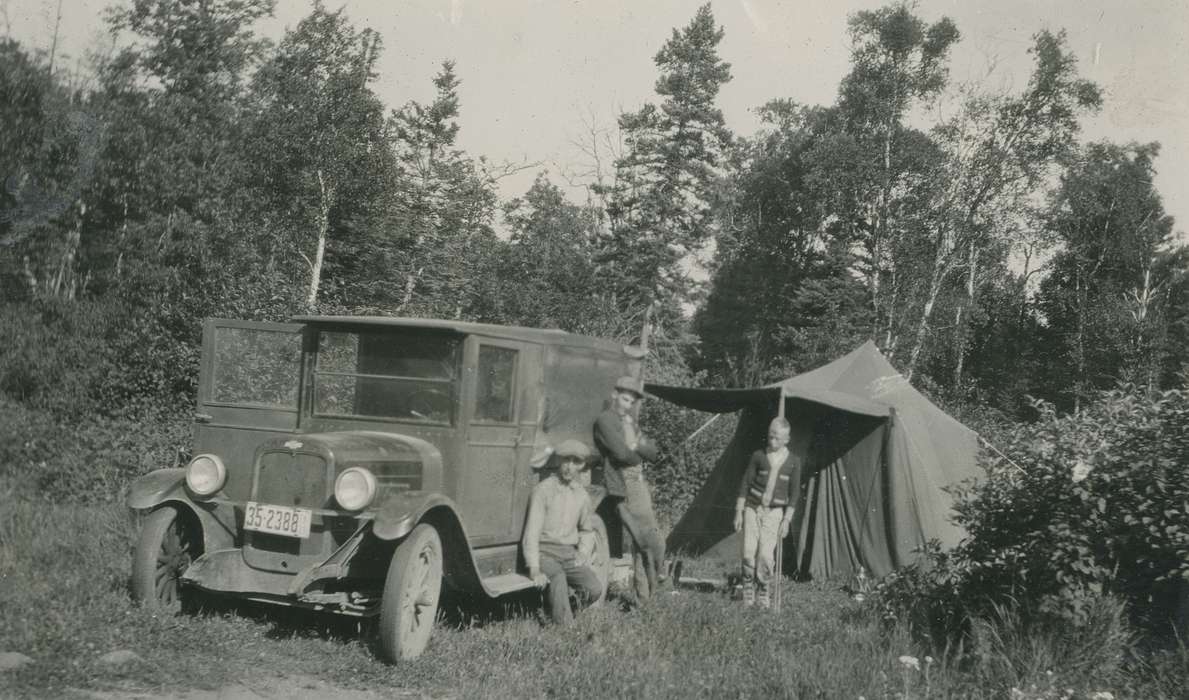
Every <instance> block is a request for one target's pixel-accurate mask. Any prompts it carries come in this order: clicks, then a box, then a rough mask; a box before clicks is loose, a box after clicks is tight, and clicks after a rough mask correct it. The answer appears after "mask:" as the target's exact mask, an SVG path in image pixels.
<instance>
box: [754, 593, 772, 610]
mask: <svg viewBox="0 0 1189 700" xmlns="http://www.w3.org/2000/svg"><path fill="white" fill-rule="evenodd" d="M756 602H757V603H759V605H760V607H761V608H763V609H765V610H768V609H769V608H771V607H772V600H771V599H770V598H768V594H767V593H761V594H759V595H758V596H757V600H756Z"/></svg>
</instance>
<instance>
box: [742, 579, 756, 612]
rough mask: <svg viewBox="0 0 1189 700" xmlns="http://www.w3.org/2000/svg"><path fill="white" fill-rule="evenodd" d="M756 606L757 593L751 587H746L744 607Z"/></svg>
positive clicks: (744, 589)
mask: <svg viewBox="0 0 1189 700" xmlns="http://www.w3.org/2000/svg"><path fill="white" fill-rule="evenodd" d="M755 604H756V592H755V589H754V588H752V587H751V586H748V585H746V584H745V585H744V587H743V605H745V606H747V607H749V608H750V607H751V606H753V605H755Z"/></svg>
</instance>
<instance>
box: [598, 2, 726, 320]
mask: <svg viewBox="0 0 1189 700" xmlns="http://www.w3.org/2000/svg"><path fill="white" fill-rule="evenodd" d="M722 38H723V30H722V29H721V28H719V27H716V26H715V23H714V16H713V14H712V13H711V11H710V6H709V5H704V6H702V7H701V8H700V9H699V10H698V12H697V14H696V15H695V16H694V18H693V20H692V21H691V22H690V23H689V24H688V25H687V26H686V27H685V28H683V29H681V30H674V31H673V34H672V36H671V37H670V38H669V40H668V41H667V42H666V43H665V45H664V47H663V48H662V49H661V50H660V51H659V52H657V54H656V57H655V59H654V60H655V62H656V65H657V68H658V69H659V71H660V77H659V78H658V79H657V82H656V93H657V95H658V96H659V97H661V103H660V105H659V106H657V105H654V104H648V105H645V106H644V107H642V108H641V109H640V110H639V111H636V112H631V113H627V114H623V115H622V116H621V117H620V119H619V127H620V130H621V132H622V134H623V137H624V141H625V144H626V152H625V154H624V155H623V157H622V158H620V159H619V160H617V161H616V164H615V168H616V178H615V182H614V183H613V184H612V185H610V186H609V191H608V192H604V193H603V194H605V195H606V196H607V199H608V201H609V205H608V214H609V218H610V231H609V234H608V235H607V236H606V237H605V239H604V240H602V241H601V244H600V249H601V250H600V254H599V263H600V265H601V266H602V268H603V270H604V279H606V280H607V282H608V284H609V285H610V288H611V289H612V290H614V292H615V293H616V294H617V295H618V296H619V299H620V303H622V304H624V305H626V306H634V307H640V306H648V305H650V304H652V303H653V302H661V303H662V304H664V305H666V306H669V307H672V306H673V305H675V304H680V303H685V302H689V301H691V300H692V299H693V298H694V297H695V287H696V283H695V281H694V279H693V277H692V275H691V270H692V269H693V268H694V267H696V266H697V264H698V257H699V256H700V255H702V254H703V253H704V251H705V248H706V246H707V244H708V243H709V242H710V241H711V240H712V239H713V236H714V231H715V225H714V216H713V209H712V207H713V203H714V201H715V196H716V188H717V186H718V181H719V178H720V176H721V169H722V167H723V166H724V164H725V162H724V159H725V152H726V150H727V149H728V148H729V146H730V142H731V135H730V133H729V131H728V130H727V128H726V125H725V122H724V120H723V115H722V111H721V110H719V109H718V107H717V106H716V105H715V100H716V99H717V97H718V92H719V90H720V89H721V88H722V86H723V85H724V84H725V83H726V82H727V81H729V80H730V79H731V72H730V64H728V63H726V62H724V61H723V60H722V59H720V58H719V56H718V44H719V42H720V41H721V40H722Z"/></svg>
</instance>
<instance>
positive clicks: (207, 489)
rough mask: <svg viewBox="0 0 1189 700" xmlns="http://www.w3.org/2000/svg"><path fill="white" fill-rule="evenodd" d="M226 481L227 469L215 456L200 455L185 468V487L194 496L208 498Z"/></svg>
mask: <svg viewBox="0 0 1189 700" xmlns="http://www.w3.org/2000/svg"><path fill="white" fill-rule="evenodd" d="M226 481H227V467H225V466H223V460H221V459H219V458H218V457H217V456H216V455H210V454H201V455H198V456H197V457H195V458H194V459H192V460H190V466H188V467H186V486H187V487H188V488H189V489H190V491H191V492H192V493H193V494H194V495H196V496H209V495H211V494H213V493H215V492H216V491H218V490H219V489H221V488H223V484H224V483H225V482H226Z"/></svg>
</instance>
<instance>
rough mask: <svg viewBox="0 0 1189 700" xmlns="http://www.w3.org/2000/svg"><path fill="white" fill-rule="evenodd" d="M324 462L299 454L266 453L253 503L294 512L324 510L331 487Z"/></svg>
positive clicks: (261, 462) (317, 458)
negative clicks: (285, 508)
mask: <svg viewBox="0 0 1189 700" xmlns="http://www.w3.org/2000/svg"><path fill="white" fill-rule="evenodd" d="M326 469H327V467H326V460H324V459H322V458H321V457H319V456H318V455H311V454H304V453H301V452H298V453H296V454H295V453H290V452H266V453H265V454H264V455H263V456H261V458H260V472H259V474H258V476H257V481H256V493H255V494H254V496H255V497H254V498H253V500H255V501H258V502H260V503H271V504H273V505H278V506H289V507H296V508H325V507H326V506H327V504H328V501H329V500H330V497H331V493H330V489H331V483H330V478H329V474H327V472H326Z"/></svg>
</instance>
